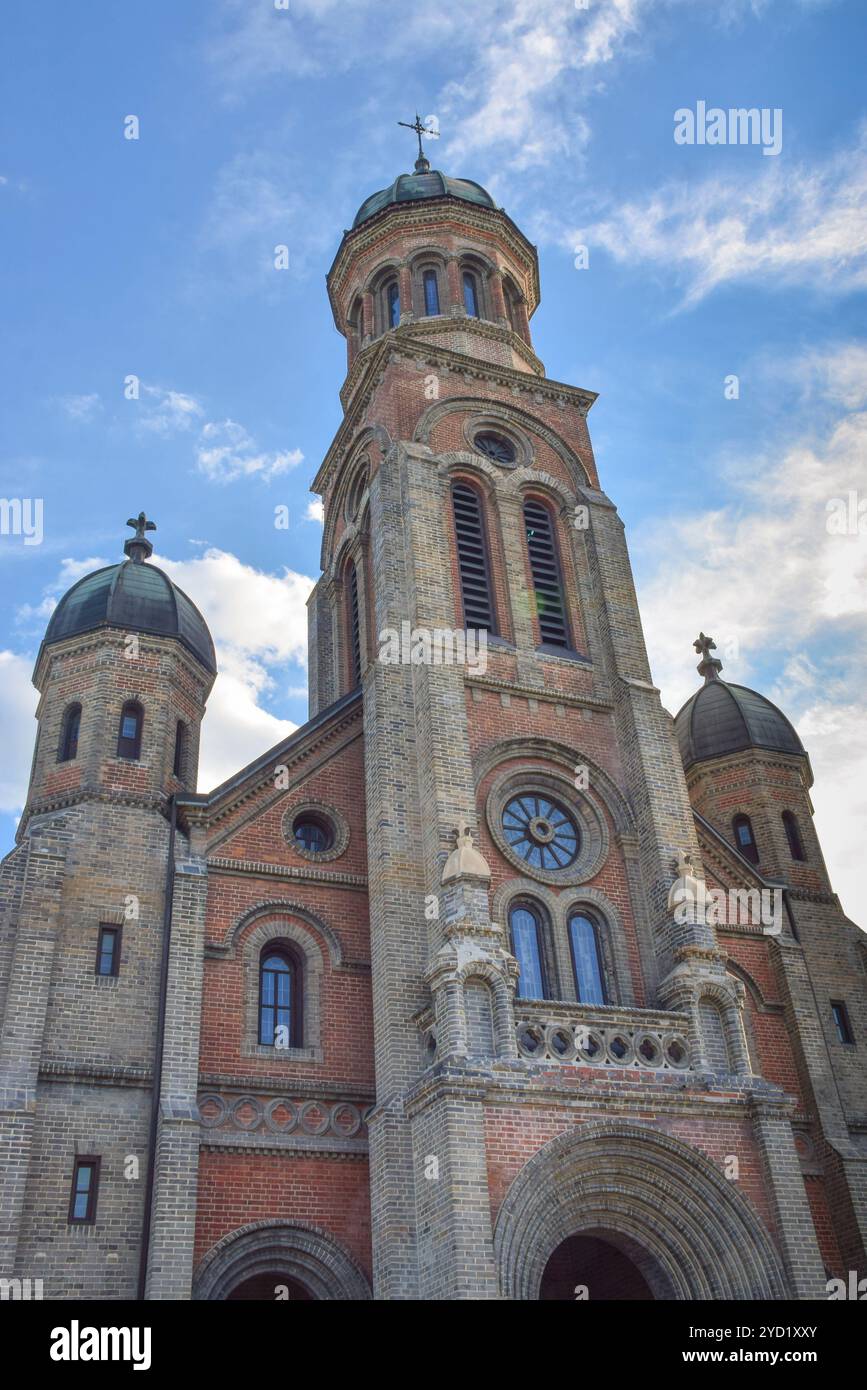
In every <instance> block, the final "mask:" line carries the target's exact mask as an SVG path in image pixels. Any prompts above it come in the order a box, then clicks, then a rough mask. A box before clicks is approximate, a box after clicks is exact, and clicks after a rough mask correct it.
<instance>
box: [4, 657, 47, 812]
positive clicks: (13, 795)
mask: <svg viewBox="0 0 867 1390" xmlns="http://www.w3.org/2000/svg"><path fill="white" fill-rule="evenodd" d="M32 670H33V663H32V661H30V660H28V659H27V658H25V657H23V656H18V655H16V653H15V652H10V651H0V728H2V729H3V743H4V756H3V760H2V766H0V811H8V812H11V813H15V812H16V811H20V810H21V808H22V807H23V805H24V801H25V798H26V796H27V783H28V781H29V780H30V764H31V760H32V757H33V741H34V739H35V738H36V720H35V718H34V715H35V713H36V703H37V700H38V698H39V697H38V695H37V693H36V690H35V689H34V687H33V685H32V683H31V680H30V675H31V672H32Z"/></svg>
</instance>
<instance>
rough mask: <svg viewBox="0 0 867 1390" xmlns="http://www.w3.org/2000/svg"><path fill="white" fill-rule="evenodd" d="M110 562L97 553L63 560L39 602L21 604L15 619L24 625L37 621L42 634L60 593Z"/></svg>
mask: <svg viewBox="0 0 867 1390" xmlns="http://www.w3.org/2000/svg"><path fill="white" fill-rule="evenodd" d="M108 564H110V561H109V560H101V559H100V558H99V557H98V556H96V555H89V556H88V557H87V558H86V559H84V560H73V559H66V560H61V562H60V570H59V572H58V574H57V575H56V576H55V578H54V579H52V580H51V582H50V583H49V584H46V586H45V588H44V589H43V591H42V595H43V596H42V598H41V600H40V601H39V603H35V604H31V603H22V604H20V605H19V607H18V608H16V610H15V621H16V622H17V623H19V624H23V625H24V626H30V625H32V624H34V623H37V624H38V625H39V630H40V636H41V635H42V630H43V629H44V627H45V625H46V623H47V622H48V619H49V618H50V617H51V614H52V613H53V612H54V610H55V608H56V607H57V600H58V598H59V597H60V595H61V594H65V593H66V590H67V589H69V588H71V587H72V585H73V584H74V583H75V581H76V580H77V579H81V578H82V576H83V575H85V574H92V573H93V571H94V570H98V569H103V568H104V567H105V566H106V565H108Z"/></svg>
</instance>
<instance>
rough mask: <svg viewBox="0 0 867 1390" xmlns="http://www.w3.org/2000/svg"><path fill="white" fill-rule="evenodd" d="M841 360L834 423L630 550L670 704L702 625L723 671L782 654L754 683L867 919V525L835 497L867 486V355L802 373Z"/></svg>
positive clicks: (689, 669) (840, 887) (835, 871)
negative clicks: (788, 727) (804, 772)
mask: <svg viewBox="0 0 867 1390" xmlns="http://www.w3.org/2000/svg"><path fill="white" fill-rule="evenodd" d="M835 361H837V362H840V363H845V364H846V368H847V370H846V371H845V372H844V375H843V379H842V381H841V382H840V385H839V399H840V406H839V407H838V410H837V412H836V416H835V418H834V419H833V420H832V421H831V423H829V424H828V426H827V427H826V428H824V429H823V430H822V431H821V432H820V433H818V434H817V435H816V437H815V438H812V439H811V438H809V436H807V434H806V433H804V434H803V435H797V436H794V437H793V438H792V439H790V441H789V442H788V444H786V443H784V444H783V445H782V446H781V448H780V450H779V452H778V454H776V455H775V456H774V457H758V458H753V459H750V460H749V461H746V460H741V461H738V463H737V464H736V465H731V466H730V467H729V470H728V474H729V481H730V482H731V484H732V488H733V500H732V502H731V503H730V504H729V505H727V506H725V507H721V508H719V509H718V510H716V511H705V512H696V513H694V514H692V515H681V516H677V517H670V518H667V519H666V520H665V521H664V522H660V523H659V524H657V525H656V526H655V527H649V528H646V530H645V532H644V533H643V534H642V535H641V536H640V537H639V542H638V544H637V545H634V547H633V548H634V550H635V552H636V556H638V555H639V554H640V555H641V556H642V559H643V561H644V568H645V569H647V568H648V567H649V568H650V578H649V580H648V581H645V582H644V583H642V585H641V589H640V602H641V611H642V618H643V621H644V626H645V631H646V633H647V639H648V647H649V650H650V654H651V661H652V667H653V672H654V676H655V678H656V681H657V684H658V685H659V686H660V687H661V689H662V692H663V698H664V700H665V703H666V705H667V707H668V708H669V709H670V710H671V711H672V712H673V713H674V712H676V711H677V709H679V707H680V705H681V704H682V703H683V701H684V700H685V699H686V698H687V697H688V696H689V695H690V694H691V693H692V692H693V691H694V690H695V689H696V687H697V683H698V677H697V676H696V674H695V671H694V667H695V664H696V662H697V660H698V658H697V657H695V656H694V654H693V655H692V659H691V660H690V659H689V658H690V646H689V644H690V642H691V641H692V639H693V638H694V637H695V636H696V635H697V634H698V632H699V631H700V630H703V631H705V632H710V633H711V634H712V636H713V637H714V638H715V639H716V641H717V644H718V652H717V655H720V656H721V657H722V660H723V662H724V672H723V676H724V678H726V677H728V678H729V679H731V680H733V681H735V682H743V683H745V684H751V683H752V682H753V681H754V680H755V675H754V673H755V672H756V671H757V670H758V668H759V667H761V666H762V665H763V663H766V662H768V661H769V658H770V657H771V656H772V657H773V658H775V659H776V660H777V662H778V664H779V669H780V671H781V674H780V675H779V676H778V677H777V679H776V681H774V680H773V678H772V679H771V681H770V682H769V681H768V679H767V678H765V679H764V680H759V681H758V682H757V683H758V684H759V686H760V688H761V690H762V693H763V694H765V695H767V696H768V697H769V698H770V699H772V700H774V701H775V702H776V703H778V704H779V705H780V706H781V708H782V709H783V710H784V712H785V713H786V714H787V715H788V716H789V718H790V719H791V720H792V722H793V723H794V724H795V725H796V727H797V728H798V730H799V732H800V733H801V736H802V738H803V740H804V744H805V746H806V748H807V751H808V752H809V753H810V756H811V762H812V765H813V770H814V773H815V776H816V785H815V788H814V800H815V805H816V814H817V829H818V831H819V835H820V838H821V839H822V842H823V848H824V851H825V856H826V859H827V862H828V867H829V871H830V874H831V880H832V883H833V884H834V887H835V888H836V889H837V891H838V892H839V893H840V896H841V898H842V900H843V904H844V907H846V908H847V910H848V911H849V912H850V913H851V914H852V915H853V916H856V917H858V916H860V917H861V918H862V920H863V921H864V922H865V923H867V894H865V886H864V881H863V875H862V871H861V867H860V865H861V861H862V860H863V837H864V832H863V824H864V821H863V811H864V800H865V793H864V787H865V785H867V781H865V779H867V746H865V743H864V737H863V729H864V725H865V722H867V700H865V699H864V698H863V696H862V695H861V692H862V691H863V690H864V689H865V688H867V612H865V604H864V594H865V586H867V527H865V531H864V532H863V533H858V532H857V530H856V532H855V533H854V534H846V535H834V534H831V533H829V531H828V529H827V522H828V511H827V503H828V501H829V500H830V499H832V498H836V497H840V498H846V497H847V495H848V493H849V491H850V490H853V489H855V490H858V489H859V488H860V496H862V497H863V496H864V486H863V483H864V463H863V460H864V456H865V450H867V411H865V410H858V409H854V410H851V409H850V411H849V413H845V405H844V404H843V401H844V399H845V401H846V402H847V403H853V404H855V405H856V406H858V405H864V404H865V403H867V355H864V354H863V352H862V349H861V347H860V346H859V345H857V344H853V345H849V346H845V345H844V346H836V347H834V348H832V349H831V350H830V351H829V352H828V354H827V355H826V356H824V357H823V356H822V354H821V353H820V352H814V353H813V354H811V355H810V357H809V358H805V359H804V360H803V361H801V362H797V363H795V364H793V370H794V372H795V375H796V376H798V375H803V374H805V373H810V374H811V382H812V389H818V390H821V388H822V383H823V382H824V381H826V380H827V378H828V375H829V373H830V372H831V371H832V369H833V363H834V362H835ZM858 362H861V364H862V367H863V368H864V371H863V375H862V376H861V377H860V378H858V376H857V372H856V364H857V363H858ZM792 428H793V432H794V429H796V428H797V423H796V422H793V423H792ZM672 595H676V596H677V597H676V602H673V601H672ZM853 692H855V694H854V695H853Z"/></svg>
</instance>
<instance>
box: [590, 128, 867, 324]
mask: <svg viewBox="0 0 867 1390" xmlns="http://www.w3.org/2000/svg"><path fill="white" fill-rule="evenodd" d="M564 241H565V242H567V243H568V244H569V245H570V246H572V245H575V244H579V243H580V244H586V245H588V246H591V247H593V246H597V247H603V248H604V249H605V250H606V251H607V252H608V253H609V254H610V255H611V256H613V257H614V259H615V260H616V261H618V262H619V263H620V264H622V265H625V266H627V267H628V268H629V270H630V271H632V272H635V271H638V272H640V273H643V268H644V267H646V266H647V265H648V264H649V265H652V266H653V267H655V268H656V269H657V270H658V271H659V272H660V273H661V274H663V275H668V276H670V277H671V278H672V279H673V280H675V281H676V282H677V283H680V284H681V285H682V286H683V292H684V293H683V301H682V304H683V306H688V305H693V304H696V303H697V302H698V301H699V300H701V299H703V298H705V296H707V295H708V294H710V293H711V292H712V291H713V290H715V289H716V288H718V287H719V286H720V285H724V284H745V283H753V284H755V283H761V284H762V285H763V286H770V287H774V286H791V285H797V286H799V287H804V288H813V289H816V288H818V289H820V290H826V291H828V292H833V293H847V292H850V291H852V290H860V289H864V288H865V286H867V129H862V130H861V131H860V132H859V137H858V139H857V140H856V141H855V143H854V144H853V145H852V146H850V148H848V149H844V150H841V151H839V152H838V153H836V154H834V155H832V156H831V157H829V158H828V159H826V160H824V161H819V162H815V163H813V164H808V163H806V162H801V163H800V164H794V163H791V164H790V163H787V164H786V165H785V166H782V165H780V164H779V163H778V162H776V161H774V162H771V161H768V160H763V161H762V162H761V165H760V166H757V168H756V171H755V172H754V173H753V174H751V175H746V174H744V173H743V172H740V173H739V174H737V175H735V174H732V175H731V176H729V177H725V178H722V177H713V178H707V179H705V180H703V181H701V182H695V181H693V182H690V183H687V182H682V183H675V184H667V185H666V186H665V187H663V188H658V189H655V190H653V191H652V192H649V193H648V194H646V195H645V196H644V197H639V198H633V199H630V200H628V201H627V202H624V203H622V204H621V205H620V206H619V207H616V208H612V209H611V211H610V212H608V213H607V214H606V215H604V216H603V217H601V218H600V219H598V220H597V221H595V222H593V223H591V224H590V225H589V226H586V227H584V228H578V229H575V230H574V231H572V232H571V233H569V235H568V236H567V237H565V238H564Z"/></svg>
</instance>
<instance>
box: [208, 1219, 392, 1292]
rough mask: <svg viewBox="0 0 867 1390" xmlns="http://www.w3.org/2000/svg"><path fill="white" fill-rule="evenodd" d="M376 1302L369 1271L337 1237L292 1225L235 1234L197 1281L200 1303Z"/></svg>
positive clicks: (215, 1249)
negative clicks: (367, 1275) (371, 1289)
mask: <svg viewBox="0 0 867 1390" xmlns="http://www.w3.org/2000/svg"><path fill="white" fill-rule="evenodd" d="M284 1290H285V1292H284ZM370 1296H371V1294H370V1284H369V1283H368V1281H367V1279H366V1277H365V1275H364V1273H363V1271H362V1270H361V1269H360V1268H359V1266H358V1265H357V1264H356V1262H355V1260H354V1259H353V1257H352V1256H351V1255H350V1254H349V1253H348V1252H347V1251H346V1250H344V1249H343V1247H342V1246H341V1245H339V1244H338V1242H337V1241H336V1240H335V1239H334V1238H333V1236H330V1235H328V1234H327V1233H326V1232H325V1231H322V1230H319V1229H318V1228H316V1227H314V1226H299V1225H296V1224H295V1223H294V1222H292V1221H257V1222H254V1223H253V1224H251V1225H249V1226H242V1227H241V1228H240V1229H239V1230H237V1231H230V1232H229V1234H228V1235H226V1236H223V1238H222V1240H219V1241H217V1244H216V1245H214V1246H212V1248H211V1249H210V1250H209V1251H208V1253H207V1255H206V1256H205V1257H204V1259H203V1260H202V1262H201V1264H200V1265H199V1267H198V1269H197V1270H196V1275H195V1278H194V1280H193V1298H194V1299H208V1300H210V1301H218V1302H228V1301H233V1302H234V1301H241V1300H244V1301H247V1300H253V1299H259V1300H269V1301H273V1300H277V1299H283V1300H287V1301H289V1302H292V1301H293V1300H295V1299H298V1300H302V1301H304V1302H310V1301H315V1300H319V1299H345V1300H348V1301H352V1302H362V1301H366V1300H367V1299H369V1298H370Z"/></svg>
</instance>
